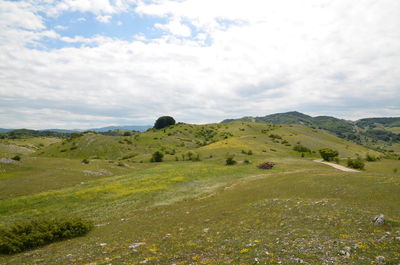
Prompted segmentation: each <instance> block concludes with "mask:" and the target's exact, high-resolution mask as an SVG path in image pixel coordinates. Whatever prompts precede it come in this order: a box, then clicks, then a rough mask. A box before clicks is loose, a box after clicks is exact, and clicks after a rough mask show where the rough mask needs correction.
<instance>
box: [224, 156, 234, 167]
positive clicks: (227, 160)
mask: <svg viewBox="0 0 400 265" xmlns="http://www.w3.org/2000/svg"><path fill="white" fill-rule="evenodd" d="M233 158H234V156H233V155H230V156H228V157H227V158H226V161H225V162H226V164H227V165H229V166H230V165H235V164H236V161H235V160H234V159H233Z"/></svg>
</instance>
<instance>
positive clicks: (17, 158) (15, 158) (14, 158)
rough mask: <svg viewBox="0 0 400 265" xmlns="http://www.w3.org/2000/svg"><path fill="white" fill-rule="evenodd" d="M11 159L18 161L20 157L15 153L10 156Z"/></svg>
mask: <svg viewBox="0 0 400 265" xmlns="http://www.w3.org/2000/svg"><path fill="white" fill-rule="evenodd" d="M11 159H12V160H15V161H20V160H21V157H20V156H19V155H16V156H14V157H12V158H11Z"/></svg>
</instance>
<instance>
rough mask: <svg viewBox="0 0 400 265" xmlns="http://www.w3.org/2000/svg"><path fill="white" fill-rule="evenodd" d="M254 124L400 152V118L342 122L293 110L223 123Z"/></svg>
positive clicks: (224, 121)
mask: <svg viewBox="0 0 400 265" xmlns="http://www.w3.org/2000/svg"><path fill="white" fill-rule="evenodd" d="M234 121H252V122H260V123H272V124H302V125H306V126H309V127H311V128H319V129H323V130H326V131H329V132H331V133H334V134H335V135H337V136H338V137H340V138H345V139H348V140H351V141H353V142H356V143H358V144H362V145H365V146H367V147H369V148H373V149H376V150H379V151H400V134H399V132H400V118H399V117H393V118H367V119H360V120H357V121H349V120H344V119H338V118H335V117H330V116H317V117H311V116H308V115H306V114H303V113H300V112H297V111H292V112H286V113H276V114H271V115H267V116H264V117H254V118H253V117H243V118H239V119H227V120H223V121H222V122H221V123H229V122H234Z"/></svg>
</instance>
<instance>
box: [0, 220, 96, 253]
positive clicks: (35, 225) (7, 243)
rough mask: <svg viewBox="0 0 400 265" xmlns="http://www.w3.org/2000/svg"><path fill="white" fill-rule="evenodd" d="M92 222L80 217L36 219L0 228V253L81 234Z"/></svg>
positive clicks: (14, 251) (13, 251)
mask: <svg viewBox="0 0 400 265" xmlns="http://www.w3.org/2000/svg"><path fill="white" fill-rule="evenodd" d="M92 228H93V223H92V222H90V221H87V220H82V219H38V220H33V221H30V222H25V223H17V224H14V225H12V226H11V227H9V228H7V229H0V253H1V254H13V253H18V252H22V251H24V250H27V249H32V248H36V247H40V246H43V245H47V244H50V243H52V242H56V241H60V240H64V239H69V238H73V237H78V236H83V235H85V234H87V233H88V232H89V231H90V230H91V229H92Z"/></svg>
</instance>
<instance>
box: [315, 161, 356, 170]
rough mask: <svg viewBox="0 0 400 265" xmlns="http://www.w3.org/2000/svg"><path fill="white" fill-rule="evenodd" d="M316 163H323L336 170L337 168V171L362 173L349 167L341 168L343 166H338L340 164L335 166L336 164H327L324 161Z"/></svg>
mask: <svg viewBox="0 0 400 265" xmlns="http://www.w3.org/2000/svg"><path fill="white" fill-rule="evenodd" d="M314 162H317V163H322V164H325V165H328V166H331V167H334V168H336V169H339V170H341V171H346V172H354V173H355V172H360V171H358V170H355V169H351V168H348V167H344V166H341V165H338V164H335V163H329V162H325V161H323V160H322V159H317V160H314Z"/></svg>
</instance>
